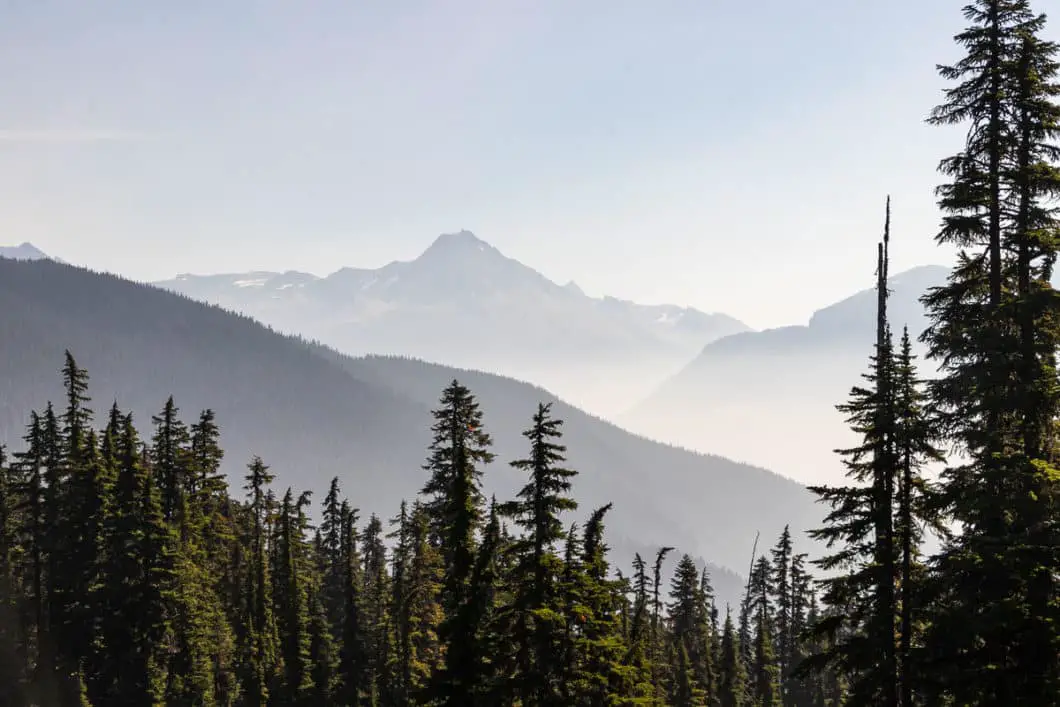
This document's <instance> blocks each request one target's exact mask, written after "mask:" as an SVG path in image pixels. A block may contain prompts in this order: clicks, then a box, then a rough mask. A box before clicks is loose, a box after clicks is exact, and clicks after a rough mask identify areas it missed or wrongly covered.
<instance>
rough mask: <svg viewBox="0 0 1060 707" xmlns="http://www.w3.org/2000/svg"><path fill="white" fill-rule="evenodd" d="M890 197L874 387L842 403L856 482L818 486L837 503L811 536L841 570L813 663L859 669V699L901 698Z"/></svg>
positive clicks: (847, 459)
mask: <svg viewBox="0 0 1060 707" xmlns="http://www.w3.org/2000/svg"><path fill="white" fill-rule="evenodd" d="M889 240H890V199H888V201H887V219H886V225H885V228H884V239H883V242H881V243H880V244H879V248H878V259H877V283H876V291H877V321H876V345H875V351H874V354H873V356H872V358H871V364H870V371H869V373H867V374H865V375H864V378H865V380H866V382H867V383H868V386H867V387H854V388H853V389H852V390H851V397H850V402H848V403H847V404H845V405H840V406H838V409H839V410H840V411H841V412H843V413H845V414H846V415H847V418H848V421H849V423H850V425H851V428H852V429H853V430H854V431H855V432H856V433H858V434H859V435H860V436H861V438H862V442H861V444H859V445H858V446H856V447H854V448H852V449H848V450H839V453H840V454H841V455H842V456H843V457H844V460H843V461H844V464H845V466H846V467H847V477H848V478H850V479H851V481H852V482H853V485H851V486H845V487H826V486H814V487H811V489H810V490H811V491H813V492H814V493H815V494H817V496H818V497H819V499H820V500H821V501H822V502H825V503H827V504H828V505H829V506H830V507H831V511H830V512H829V514H828V515H827V516H826V518H825V525H824V527H822V528H820V529H817V530H813V531H811V532H810V536H811V537H813V538H815V539H818V540H823V541H825V542H826V543H827V544H828V546H829V547H830V548H831V547H833V546H836V545H838V546H839V547H838V549H836V550H834V552H833V553H832V554H831V555H828V556H826V557H824V558H821V559H820V560H817V561H816V563H817V564H818V566H820V567H821V568H822V569H824V570H825V571H828V572H833V571H838V572H839V573H838V574H834V575H833V576H830V577H828V578H827V579H826V580H825V581H824V586H825V588H826V590H825V596H824V600H825V602H826V603H827V604H828V606H829V607H830V608H831V609H833V610H834V613H833V614H832V615H830V616H829V618H828V619H827V620H826V621H823V622H822V623H820V624H819V625H818V626H816V627H814V630H816V631H818V632H819V633H828V634H829V645H830V646H831V649H830V652H829V653H827V654H822V655H818V656H815V657H814V658H813V659H812V661H811V662H810V663H806V664H805V665H804V666H803V670H802V672H803V674H805V671H806V670H809V669H811V666H812V667H813V669H817V670H823V669H826V667H833V668H836V669H840V670H842V671H843V672H844V673H846V674H849V675H850V676H851V700H852V704H864V705H883V706H886V705H897V704H898V699H899V695H898V666H897V646H896V642H895V622H896V620H897V602H896V595H895V584H894V578H895V575H896V568H897V558H896V551H897V545H896V543H895V534H894V504H895V483H896V476H897V475H898V469H897V466H898V464H897V457H896V452H895V433H896V425H897V422H896V404H895V394H894V390H895V384H894V363H895V361H894V347H893V342H892V338H891V333H890V327H889V325H888V322H887V271H888V245H889Z"/></svg>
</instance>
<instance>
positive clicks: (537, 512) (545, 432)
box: [502, 405, 578, 707]
mask: <svg viewBox="0 0 1060 707" xmlns="http://www.w3.org/2000/svg"><path fill="white" fill-rule="evenodd" d="M562 424H563V421H562V420H558V419H556V418H554V417H552V415H551V405H539V406H538V409H537V412H536V413H535V414H534V417H533V423H532V425H531V427H530V428H529V429H527V430H526V431H525V432H523V436H524V437H526V438H527V439H528V440H529V441H530V454H529V456H528V457H527V458H525V459H520V460H517V461H514V462H512V467H514V468H515V469H519V470H520V471H524V472H527V473H528V474H529V476H530V478H529V480H528V482H527V484H526V485H525V486H524V487H523V488H522V490H521V491H520V492H519V494H518V500H516V501H513V502H511V503H508V504H505V506H504V507H503V511H502V512H503V513H504V514H505V515H506V516H507V517H510V518H512V519H513V520H514V521H515V524H516V526H518V527H520V528H522V529H523V531H524V533H525V535H524V537H523V538H520V539H518V540H516V541H515V543H514V544H513V545H512V546H511V547H510V548H509V550H508V551H509V552H510V553H511V554H512V555H513V556H514V558H515V566H514V568H513V573H514V574H513V581H514V584H515V586H514V594H515V596H514V597H513V602H512V607H511V610H510V612H509V615H508V616H507V620H508V621H509V622H510V624H511V626H510V629H509V631H510V632H509V637H510V640H511V641H512V642H513V644H514V646H515V651H516V664H515V666H514V668H515V680H516V694H517V695H518V698H519V699H520V701H521V702H522V704H523V705H526V707H531V706H532V705H546V704H552V703H553V702H554V701H555V700H556V699H557V697H556V694H557V689H558V686H557V685H556V683H555V680H556V676H557V674H558V666H557V665H556V660H557V658H558V656H559V653H558V650H559V648H558V646H559V642H560V636H561V633H562V631H563V623H562V607H561V603H560V602H561V598H560V595H559V588H558V586H557V582H558V578H559V575H560V572H561V567H562V563H561V561H560V558H559V557H558V556H557V555H556V552H555V546H556V543H557V542H558V541H560V540H561V539H563V537H564V535H565V533H564V531H563V522H562V521H561V520H560V514H561V513H563V512H565V511H572V510H575V509H576V508H577V506H578V504H577V503H576V502H575V501H574V500H573V499H572V498H571V497H570V495H569V493H570V489H571V481H570V480H571V479H572V478H573V477H574V476H576V474H577V472H575V471H572V470H570V469H565V468H563V467H562V464H563V462H564V461H565V459H564V456H563V455H564V452H565V451H566V447H564V446H563V445H562V444H560V442H559V440H560V438H561V436H562V433H561V430H560V427H561V426H562Z"/></svg>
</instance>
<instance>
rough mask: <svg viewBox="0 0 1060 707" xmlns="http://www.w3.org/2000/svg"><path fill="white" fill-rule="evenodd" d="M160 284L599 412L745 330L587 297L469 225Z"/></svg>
mask: <svg viewBox="0 0 1060 707" xmlns="http://www.w3.org/2000/svg"><path fill="white" fill-rule="evenodd" d="M152 284H155V285H157V286H159V287H162V288H164V289H168V290H171V291H174V292H179V293H181V294H184V295H187V296H189V297H192V298H194V299H198V300H201V301H204V302H209V303H211V304H217V305H220V306H222V307H225V308H227V309H230V310H232V311H237V312H240V313H243V314H247V315H249V316H252V317H254V318H255V319H258V320H259V321H262V322H264V323H266V324H269V325H271V326H273V327H275V328H277V329H279V330H281V331H285V332H288V333H297V334H300V335H303V336H306V337H309V338H312V339H315V340H318V341H321V342H323V343H326V344H328V345H329V346H332V347H334V348H336V349H338V350H340V351H342V352H343V353H346V354H349V355H353V356H360V355H367V354H392V355H399V356H412V357H416V358H422V359H425V360H434V361H445V362H446V363H448V364H452V365H456V366H460V367H465V368H471V369H477V370H491V371H495V372H497V373H501V374H504V375H508V376H512V377H515V378H519V379H523V380H534V381H537V382H540V383H542V384H545V385H546V386H547V387H549V388H550V389H553V390H556V391H557V392H559V393H562V394H564V395H565V396H566V397H568V398H570V399H572V401H574V402H576V403H577V404H578V405H579V406H581V407H583V408H587V409H590V410H593V411H594V412H598V413H603V414H606V413H608V412H616V411H617V410H619V409H621V408H622V407H625V406H626V405H628V404H629V403H630V402H631V401H633V400H636V399H637V398H639V397H641V396H642V395H643V394H646V393H647V392H648V390H649V389H650V388H651V387H652V386H653V385H654V384H655V383H656V382H657V381H660V380H662V378H663V377H664V376H665V375H667V374H669V373H671V372H673V371H674V370H676V369H677V368H678V367H679V366H680V365H682V364H683V363H684V362H686V361H687V360H688V359H690V358H691V357H692V356H694V355H695V353H696V352H697V351H699V350H700V349H701V348H702V346H703V345H704V344H705V343H707V342H709V341H712V340H714V339H717V338H719V337H722V336H725V335H727V334H731V333H735V332H738V331H746V330H748V329H749V327H748V326H747V325H746V324H744V323H743V322H740V321H739V320H737V319H736V318H734V317H731V316H729V315H726V314H722V313H717V312H715V313H708V312H704V311H702V310H699V309H696V308H694V307H682V306H678V305H670V304H664V305H644V304H637V303H635V302H631V301H628V300H623V299H619V298H616V297H610V296H604V297H590V296H589V295H586V294H585V293H584V292H583V291H582V290H581V289H580V288H578V287H577V286H576V285H574V286H571V284H567V285H560V284H558V283H556V282H553V281H552V280H550V279H549V278H547V277H546V276H544V275H543V274H541V273H540V272H538V271H537V270H535V269H533V268H531V267H529V266H527V265H525V264H523V263H521V262H519V261H518V260H515V259H513V258H509V257H508V256H506V255H504V254H503V253H502V252H501V251H500V250H498V249H497V248H495V247H494V246H492V245H490V244H489V243H488V242H486V241H484V240H482V239H480V238H479V237H478V236H476V235H475V234H473V233H472V232H470V231H466V230H464V231H458V232H455V233H448V234H442V235H440V236H438V237H437V238H436V239H435V240H434V241H433V242H432V243H431V244H430V245H429V246H428V247H427V248H426V249H425V250H424V251H423V252H422V253H420V254H419V255H418V256H417V257H416V258H413V259H411V260H404V261H399V260H395V261H392V262H390V263H387V264H386V265H383V266H382V267H380V268H375V269H368V268H356V267H342V268H339V269H337V270H335V271H334V272H332V273H331V274H329V275H326V276H323V277H320V276H316V275H311V274H308V273H298V272H293V271H288V272H286V273H283V274H280V273H277V272H255V271H251V272H246V273H232V274H225V275H201V276H197V275H190V274H187V273H185V274H182V275H180V276H178V277H177V278H174V279H170V280H163V281H158V282H155V283H152Z"/></svg>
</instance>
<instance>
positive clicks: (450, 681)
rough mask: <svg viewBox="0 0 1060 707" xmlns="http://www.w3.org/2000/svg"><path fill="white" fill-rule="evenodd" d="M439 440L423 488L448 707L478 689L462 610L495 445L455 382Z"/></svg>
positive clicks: (440, 413) (445, 399)
mask: <svg viewBox="0 0 1060 707" xmlns="http://www.w3.org/2000/svg"><path fill="white" fill-rule="evenodd" d="M434 419H435V424H434V425H433V426H432V428H431V431H432V432H433V434H434V439H433V441H432V443H431V446H430V456H429V457H428V459H427V463H426V464H425V465H424V468H425V469H426V470H427V471H429V472H430V474H431V477H430V479H429V480H428V481H427V483H426V485H425V486H424V487H423V494H424V495H425V496H426V497H427V498H428V501H427V504H426V508H427V510H428V513H429V514H430V518H431V520H432V526H433V527H432V531H433V534H434V537H435V542H436V544H437V547H438V548H439V549H440V551H441V555H442V559H443V562H444V565H443V567H444V577H445V584H444V587H443V591H442V597H441V598H442V608H443V612H444V613H443V616H444V617H445V618H444V619H443V621H442V624H441V626H440V627H439V631H440V634H441V635H440V637H441V639H442V641H443V643H444V644H445V652H444V656H445V661H446V665H445V668H444V669H443V670H442V672H441V673H439V674H437V675H436V676H435V689H434V693H435V697H436V698H437V699H438V700H439V701H440V702H441V703H442V704H444V705H453V706H454V707H456V706H457V705H464V704H469V703H470V700H472V699H473V695H474V694H475V692H476V689H477V686H476V685H474V684H472V683H471V682H469V680H470V679H471V677H470V675H469V674H468V673H469V671H470V672H473V668H471V667H469V666H468V662H469V660H470V659H469V658H468V656H469V655H470V654H471V653H472V652H473V651H474V650H475V648H474V646H475V640H476V639H475V636H476V634H477V632H478V630H479V627H478V626H475V625H470V624H467V623H464V620H465V619H468V618H470V617H471V616H472V615H473V614H472V613H470V612H468V611H466V610H464V609H463V607H464V606H465V604H467V602H468V601H469V591H470V586H469V582H470V579H471V573H472V571H473V569H474V562H475V555H476V532H477V530H478V529H479V527H480V525H481V523H482V520H483V513H484V505H485V501H484V499H483V496H482V490H481V476H482V470H481V469H480V468H478V465H481V464H488V463H489V462H491V461H492V460H493V454H492V453H491V452H490V451H488V449H489V446H490V444H491V443H492V440H491V438H490V436H489V434H487V433H486V432H485V430H483V429H482V413H481V411H480V410H479V406H478V403H477V402H476V401H475V398H474V396H473V395H472V394H471V391H469V390H468V389H467V388H465V387H464V386H462V385H460V383H459V382H457V381H455V380H454V381H453V382H452V383H451V384H450V385H449V386H448V387H447V388H446V389H445V391H444V392H443V393H442V397H441V400H440V403H439V407H438V409H437V410H435V411H434Z"/></svg>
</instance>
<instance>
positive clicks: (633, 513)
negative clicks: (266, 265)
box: [0, 260, 818, 569]
mask: <svg viewBox="0 0 1060 707" xmlns="http://www.w3.org/2000/svg"><path fill="white" fill-rule="evenodd" d="M0 303H2V306H0V440H6V441H8V442H10V441H13V440H14V439H15V438H17V437H18V436H20V434H21V430H22V425H23V424H24V421H25V415H26V414H27V412H28V410H29V409H30V408H31V407H37V408H39V407H40V406H41V405H42V404H43V403H44V401H45V400H47V399H49V398H51V399H54V400H58V399H59V398H60V393H61V390H60V380H59V377H58V375H57V372H56V371H57V368H58V366H59V365H60V363H61V360H62V354H63V350H64V349H66V348H69V349H70V350H71V351H73V352H74V353H75V355H76V357H77V359H78V362H79V363H80V364H81V365H83V366H85V367H86V368H87V369H88V370H89V372H90V374H91V376H92V383H91V392H92V394H93V397H94V398H95V400H96V403H95V406H96V407H97V409H105V408H106V407H108V406H109V405H110V403H111V401H112V400H114V399H115V398H117V399H118V400H119V402H120V404H121V405H122V406H123V407H124V408H126V409H131V410H132V411H134V413H135V414H136V416H137V417H138V418H139V419H140V420H141V423H143V421H146V420H147V419H148V416H149V415H151V414H152V413H154V412H156V411H157V410H158V409H160V408H161V406H162V403H163V402H164V400H165V398H166V396H168V395H169V394H170V393H173V394H174V395H175V398H176V402H177V404H178V405H179V406H180V407H181V408H182V409H183V410H184V412H185V415H186V416H191V415H194V414H196V413H197V411H198V410H199V409H201V408H204V407H213V408H214V409H215V410H216V411H217V414H218V418H219V421H220V423H221V425H222V431H223V439H222V441H223V443H224V445H225V448H226V450H227V451H228V458H227V462H226V463H227V467H226V468H227V470H228V471H229V472H230V473H232V474H241V473H242V466H243V465H244V464H245V463H246V461H247V460H248V459H249V457H250V456H251V454H253V453H258V454H260V455H261V456H262V457H263V458H264V459H265V460H266V462H267V463H269V464H271V465H272V467H273V469H274V470H275V472H276V473H277V476H278V478H279V480H280V481H279V483H281V484H292V485H296V486H299V487H305V488H311V489H316V490H320V489H321V488H322V486H323V485H324V484H325V483H326V481H327V479H328V478H330V476H332V475H339V476H341V477H343V478H344V479H345V486H346V489H347V490H348V492H349V494H350V496H351V500H353V502H354V503H356V504H357V505H358V506H360V507H361V508H363V509H365V510H366V511H373V510H374V511H377V512H379V513H380V514H381V515H388V514H390V513H392V512H393V511H394V509H395V508H396V506H397V503H398V501H399V500H400V498H402V497H409V496H411V495H412V494H414V493H415V492H416V491H417V490H418V489H419V487H420V485H421V484H422V482H423V480H424V474H423V472H422V471H421V469H420V465H421V464H422V460H423V458H424V456H425V449H426V445H427V442H428V430H429V424H430V420H429V414H428V410H429V409H430V407H433V405H434V401H436V399H437V397H438V394H439V392H440V391H441V388H442V387H443V386H444V385H445V384H446V383H448V382H449V381H450V380H452V378H453V377H458V378H460V379H461V380H462V382H464V383H465V384H466V385H468V386H469V387H470V388H471V389H472V390H473V391H474V392H475V393H476V394H477V395H478V396H479V398H480V400H481V402H482V405H483V409H484V411H485V420H486V424H487V426H488V428H489V429H490V430H491V431H492V432H493V433H494V435H495V437H496V439H497V445H496V451H497V452H498V457H499V458H498V462H500V463H498V464H495V465H493V467H491V468H490V469H489V470H488V471H487V474H486V478H487V481H488V489H487V490H488V491H490V492H495V493H498V495H500V496H502V497H503V496H505V495H508V494H510V493H511V491H512V490H514V489H515V488H516V487H517V485H518V484H519V483H521V478H520V477H519V476H518V475H517V474H515V473H514V472H513V470H511V469H510V468H509V467H508V466H507V464H506V462H507V461H510V460H511V459H513V458H516V457H517V456H523V455H524V454H525V440H523V439H522V438H521V437H520V434H519V433H520V431H521V430H522V429H523V428H524V427H525V426H526V424H527V422H528V421H529V419H530V416H531V414H532V413H533V411H534V408H535V406H536V404H537V402H538V401H539V400H549V399H552V398H553V396H551V395H550V394H549V393H547V392H546V391H544V390H541V389H537V388H533V387H532V386H528V385H526V384H522V383H519V382H517V381H513V380H510V379H504V378H501V377H498V376H491V375H486V374H478V373H474V372H470V371H457V370H455V369H451V368H446V367H441V366H432V365H429V364H423V363H420V362H413V361H399V360H388V359H378V358H369V359H361V360H356V359H349V358H346V357H342V356H340V355H338V354H336V353H334V352H331V351H327V350H324V349H320V348H317V347H310V346H308V345H307V344H305V343H304V342H302V341H299V340H297V339H294V338H290V337H285V336H282V335H279V334H277V333H275V332H273V331H270V330H269V329H267V328H266V327H263V326H261V325H259V324H257V323H255V322H253V321H251V320H249V319H247V318H244V317H239V316H236V315H233V314H230V313H226V312H224V311H222V310H220V309H217V308H214V307H209V306H206V305H202V304H199V303H195V302H192V301H190V300H188V299H185V298H183V297H179V296H176V295H173V294H171V293H167V292H164V291H162V290H159V289H155V288H152V287H148V286H144V285H138V284H134V283H131V282H128V281H125V280H121V279H119V278H116V277H113V276H109V275H99V274H95V273H91V272H88V271H85V270H81V269H76V268H72V267H69V266H64V265H59V264H57V263H54V262H49V261H37V262H16V261H9V260H0ZM557 413H558V414H559V415H561V416H562V417H564V418H566V420H567V426H566V432H567V440H566V441H567V444H568V445H569V447H570V457H571V460H572V465H574V466H575V467H576V468H578V469H579V471H581V476H579V478H578V479H577V485H576V492H577V496H578V498H579V500H580V501H581V502H582V504H583V511H584V512H585V513H587V512H588V511H589V510H590V509H591V507H593V506H595V505H598V504H600V503H603V502H606V501H610V500H613V501H615V504H616V508H615V515H614V517H613V519H612V526H611V527H612V529H613V531H614V532H615V534H616V536H617V537H618V538H626V539H628V541H629V542H630V543H635V544H639V545H641V546H648V545H653V544H656V543H662V542H666V543H668V544H675V545H678V546H679V547H680V548H681V549H682V550H686V551H688V552H691V553H693V554H696V555H700V556H703V557H705V558H707V559H709V560H711V561H712V562H714V563H717V564H719V565H723V566H727V567H730V568H736V569H740V568H742V565H743V564H745V563H746V561H747V560H746V557H745V556H746V555H747V551H748V548H749V545H750V543H751V542H752V541H753V538H754V533H755V531H756V530H761V531H762V533H763V536H764V537H766V538H769V537H771V536H774V535H776V534H777V533H778V532H779V530H780V528H781V527H782V525H783V524H784V522H786V521H790V522H791V523H792V525H793V527H795V528H804V527H806V525H807V523H808V522H812V520H815V519H816V516H817V515H818V510H817V509H816V508H814V507H813V506H812V505H811V503H810V498H809V494H808V493H807V492H806V491H805V490H804V489H802V488H801V487H799V486H798V485H797V484H795V483H793V482H791V481H789V480H787V479H784V478H783V477H780V476H777V475H775V474H772V473H769V472H766V471H764V470H760V469H755V468H752V467H747V466H743V465H739V464H735V463H732V462H729V461H727V460H724V459H720V458H717V457H707V456H702V455H697V454H692V453H689V452H685V451H682V450H678V449H675V448H671V447H666V446H664V445H659V444H654V443H651V442H649V441H647V440H644V439H641V438H638V437H636V436H634V435H631V434H629V433H626V432H624V431H622V430H620V429H618V428H616V427H614V426H612V425H609V424H607V423H604V422H602V421H600V420H597V419H594V418H592V417H590V416H589V415H586V414H585V413H582V412H580V411H578V410H576V409H574V408H572V407H570V406H567V405H564V404H559V405H558V407H557ZM571 520H574V518H572V519H571ZM616 559H623V558H616Z"/></svg>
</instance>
